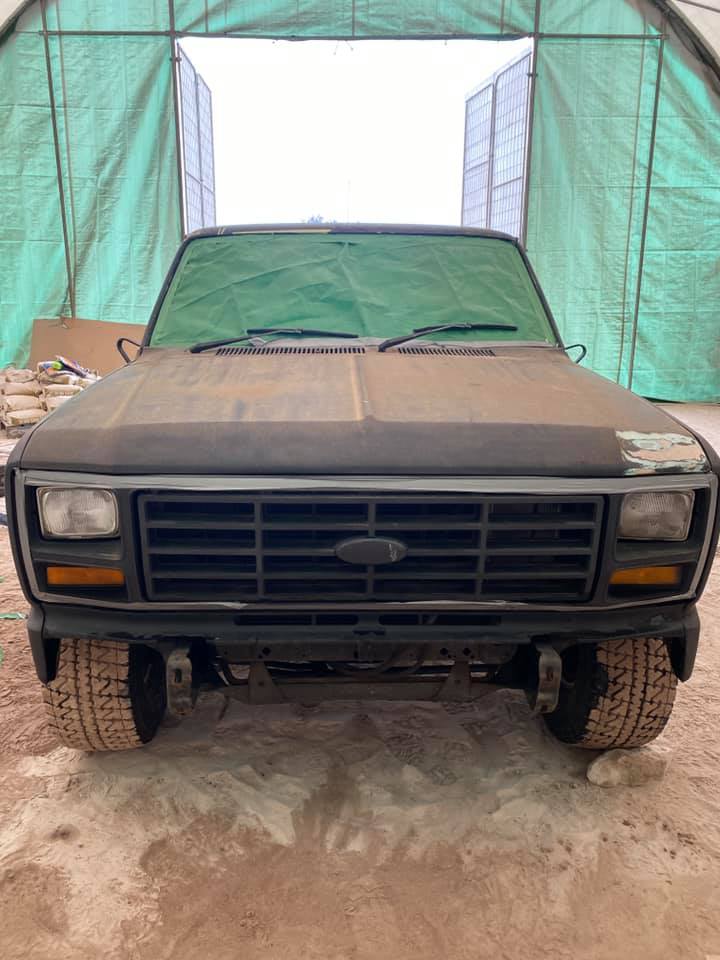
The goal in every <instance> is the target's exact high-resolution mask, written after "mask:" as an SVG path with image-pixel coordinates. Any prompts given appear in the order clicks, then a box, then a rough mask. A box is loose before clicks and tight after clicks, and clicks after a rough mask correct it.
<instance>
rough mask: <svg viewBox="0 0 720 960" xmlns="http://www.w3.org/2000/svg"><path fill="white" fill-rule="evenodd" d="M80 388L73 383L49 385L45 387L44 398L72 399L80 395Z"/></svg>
mask: <svg viewBox="0 0 720 960" xmlns="http://www.w3.org/2000/svg"><path fill="white" fill-rule="evenodd" d="M82 389H83V388H82V387H81V386H78V385H77V384H74V383H51V384H48V386H46V387H45V396H46V397H74V396H75V394H76V393H82Z"/></svg>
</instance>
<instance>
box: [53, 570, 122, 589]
mask: <svg viewBox="0 0 720 960" xmlns="http://www.w3.org/2000/svg"><path fill="white" fill-rule="evenodd" d="M47 582H48V586H50V587H122V586H124V585H125V574H124V573H123V572H122V570H112V569H109V568H108V567H48V568H47Z"/></svg>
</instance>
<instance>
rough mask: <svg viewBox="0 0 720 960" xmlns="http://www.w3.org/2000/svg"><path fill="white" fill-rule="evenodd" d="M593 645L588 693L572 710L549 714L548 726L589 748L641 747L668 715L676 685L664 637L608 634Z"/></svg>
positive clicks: (660, 731) (565, 738)
mask: <svg viewBox="0 0 720 960" xmlns="http://www.w3.org/2000/svg"><path fill="white" fill-rule="evenodd" d="M592 649H593V652H594V658H593V660H594V662H593V671H594V674H595V675H594V676H593V677H592V684H591V696H590V697H589V698H588V700H587V702H586V703H584V704H582V705H578V707H579V709H576V711H575V713H574V715H573V716H566V717H561V716H558V717H555V715H554V714H550V715H549V716H548V718H547V720H548V726H549V727H550V729H551V730H552V732H553V733H555V735H556V736H557V737H558V738H559V739H560V740H564V741H565V742H566V743H574V744H575V745H576V746H580V747H586V748H588V749H592V750H607V749H609V748H617V747H623V748H627V747H640V746H643V745H644V744H646V743H649V742H650V741H651V740H654V739H655V738H656V737H657V736H658V735H659V734H660V733H662V731H663V729H664V728H665V725H666V724H667V722H668V720H669V718H670V714H671V713H672V708H673V703H674V701H675V691H676V688H677V677H676V675H675V673H674V671H673V669H672V665H671V662H670V654H669V651H668V648H667V644H666V643H665V641H664V640H663V639H661V638H659V637H645V638H641V639H633V640H607V641H604V642H602V643H599V644H597V646H596V647H594V648H592ZM553 717H555V719H554V720H553Z"/></svg>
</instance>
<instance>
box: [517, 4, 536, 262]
mask: <svg viewBox="0 0 720 960" xmlns="http://www.w3.org/2000/svg"><path fill="white" fill-rule="evenodd" d="M532 39H533V49H532V57H531V59H530V91H529V93H528V118H527V131H528V132H527V150H526V151H525V177H524V187H523V206H522V223H521V224H520V236H521V238H522V243H523V246H524V247H527V237H528V215H529V213H530V167H531V164H532V148H533V128H534V126H535V91H536V88H537V63H538V50H539V47H540V0H535V21H534V24H533V38H532Z"/></svg>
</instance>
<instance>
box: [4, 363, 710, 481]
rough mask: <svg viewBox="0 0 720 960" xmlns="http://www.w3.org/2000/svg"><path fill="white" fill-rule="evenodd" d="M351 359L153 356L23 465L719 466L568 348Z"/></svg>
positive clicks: (66, 420)
mask: <svg viewBox="0 0 720 960" xmlns="http://www.w3.org/2000/svg"><path fill="white" fill-rule="evenodd" d="M342 349H343V348H337V347H326V348H323V352H320V350H321V348H319V347H317V346H316V347H314V348H312V349H311V347H310V345H305V344H303V345H302V346H301V345H298V346H297V347H295V348H293V347H282V348H277V347H276V348H274V349H269V348H265V351H263V352H255V353H252V352H251V353H238V354H235V355H233V354H232V353H230V355H224V356H217V355H215V353H204V354H194V355H193V354H189V353H187V352H185V351H182V350H148V351H146V352H145V353H144V354H143V356H142V357H141V358H140V359H139V360H137V361H136V362H134V363H133V364H131V365H130V366H127V367H124V368H123V369H121V370H118V371H116V372H115V373H113V374H112V375H110V376H109V377H106V378H105V379H104V380H102V381H100V382H99V383H98V384H96V385H94V386H92V387H90V388H89V389H88V390H86V391H84V392H83V393H82V394H80V395H79V396H77V397H75V398H73V399H72V400H69V401H68V402H67V403H65V404H63V406H62V407H60V408H59V409H58V410H57V411H56V412H55V413H53V414H52V415H51V416H49V417H48V418H47V419H46V420H45V421H43V422H42V423H41V424H39V426H38V427H37V428H36V429H35V430H34V431H33V432H32V433H31V434H30V435H29V437H28V438H27V440H26V443H25V444H24V449H23V450H22V455H21V465H22V466H23V467H27V468H35V469H44V470H54V471H56V470H59V469H65V470H72V471H86V472H91V473H108V474H160V475H162V474H173V475H177V474H212V475H219V474H220V475H222V474H225V475H233V474H234V475H246V474H250V475H260V476H262V475H276V474H280V475H289V476H292V475H338V474H356V475H364V476H377V475H415V476H418V475H420V476H422V475H449V476H460V475H486V476H487V475H495V476H518V475H525V476H528V475H529V476H543V475H544V476H557V477H607V476H617V477H620V476H627V475H631V474H652V473H678V472H700V471H705V470H707V469H709V467H708V463H707V461H706V458H705V455H704V453H703V450H702V448H701V447H700V445H699V444H698V442H697V441H696V440H695V438H694V437H693V436H692V434H691V433H690V432H689V431H688V430H687V429H686V428H685V427H684V426H682V425H681V424H679V423H677V422H676V421H675V420H674V419H672V418H671V417H670V416H668V415H667V414H666V413H664V412H663V411H662V410H660V409H658V408H657V407H655V406H653V405H652V404H650V403H648V402H647V401H645V400H642V399H640V398H639V397H636V396H635V395H634V394H632V393H630V392H628V391H627V390H624V389H622V388H620V387H618V386H616V385H615V384H613V383H611V382H610V381H608V380H605V379H604V378H602V377H600V376H597V375H596V374H593V373H591V372H589V371H588V370H585V369H583V368H582V367H579V366H577V365H576V364H574V363H572V362H571V361H570V360H568V358H567V357H566V356H565V354H564V353H563V352H562V351H560V350H557V349H554V348H549V347H548V348H545V347H541V346H537V347H531V346H522V345H518V346H493V348H492V350H490V351H486V353H489V354H490V355H482V354H481V353H480V351H475V352H470V351H469V350H467V349H466V348H464V346H463V345H461V344H456V345H455V346H454V347H449V348H446V349H444V350H443V348H441V347H439V346H438V345H432V346H430V345H427V346H425V347H423V346H420V345H413V347H412V348H405V349H406V350H408V352H401V351H398V350H390V351H387V352H386V353H378V352H377V351H376V350H375V349H374V348H371V347H368V348H367V351H366V352H364V353H351V352H337V351H338V350H342ZM344 349H345V351H349V350H353V349H357V348H356V347H351V348H347V347H346V348H344ZM410 350H412V351H413V352H410Z"/></svg>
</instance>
